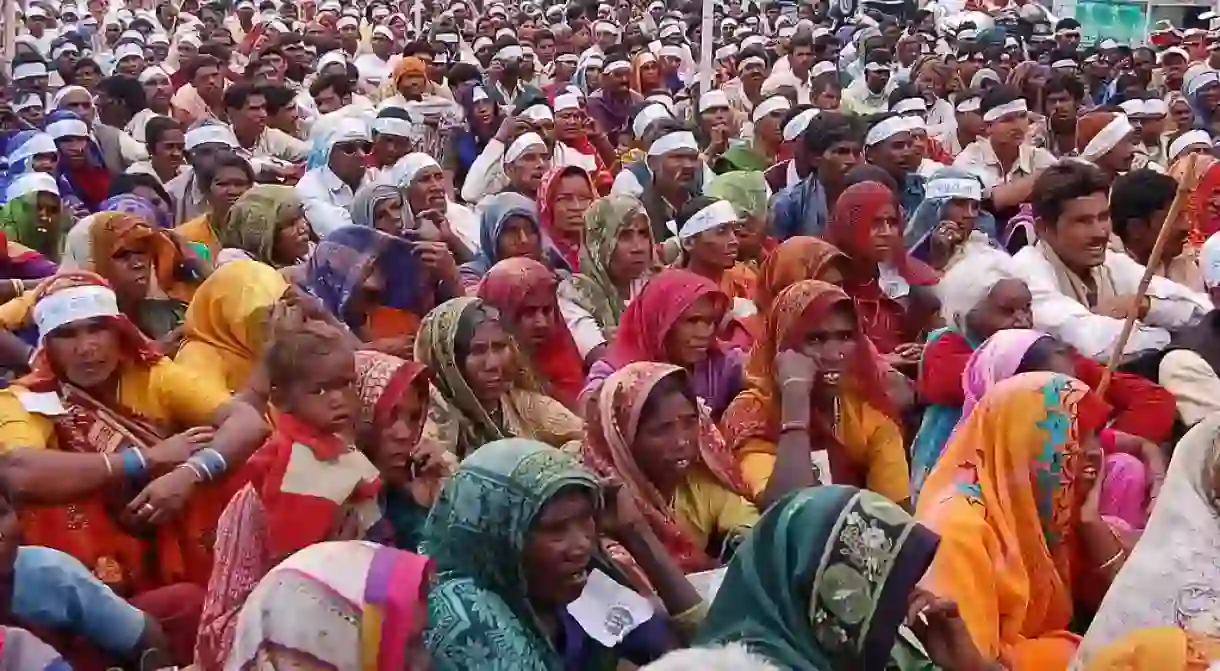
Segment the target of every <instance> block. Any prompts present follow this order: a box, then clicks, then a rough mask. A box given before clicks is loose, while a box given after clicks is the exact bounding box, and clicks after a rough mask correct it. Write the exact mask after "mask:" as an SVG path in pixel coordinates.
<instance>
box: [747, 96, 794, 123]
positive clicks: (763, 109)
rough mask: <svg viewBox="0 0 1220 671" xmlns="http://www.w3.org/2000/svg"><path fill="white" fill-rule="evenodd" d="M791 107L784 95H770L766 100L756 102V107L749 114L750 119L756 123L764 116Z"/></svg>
mask: <svg viewBox="0 0 1220 671" xmlns="http://www.w3.org/2000/svg"><path fill="white" fill-rule="evenodd" d="M790 109H792V103H790V102H788V99H787V98H785V97H784V96H771V97H770V98H767V99H766V100H764V101H762V102H761V103H758V107H755V108H754V112H753V113H752V114H750V121H753V122H754V123H758V122H759V121H762V120H763V119H764V118H766V117H768V116H770V115H771V114H773V113H775V112H786V111H788V110H790Z"/></svg>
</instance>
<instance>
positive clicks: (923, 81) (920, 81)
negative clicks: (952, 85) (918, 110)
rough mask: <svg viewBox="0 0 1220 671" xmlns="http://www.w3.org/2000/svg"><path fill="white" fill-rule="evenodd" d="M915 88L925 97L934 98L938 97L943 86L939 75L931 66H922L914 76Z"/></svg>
mask: <svg viewBox="0 0 1220 671" xmlns="http://www.w3.org/2000/svg"><path fill="white" fill-rule="evenodd" d="M915 88H916V89H918V90H919V93H920V94H921V95H923V97H924V98H925V99H936V98H939V97H940V95H941V93H942V92H943V88H944V87H943V86H941V83H940V77H938V76H937V75H936V72H935V71H934V70H933V69H932V68H924V69H922V70H920V71H919V76H918V77H916V78H915Z"/></svg>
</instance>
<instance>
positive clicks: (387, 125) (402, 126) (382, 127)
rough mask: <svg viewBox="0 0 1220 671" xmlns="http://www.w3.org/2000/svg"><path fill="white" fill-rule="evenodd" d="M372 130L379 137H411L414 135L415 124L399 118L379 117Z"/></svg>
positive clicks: (374, 121)
mask: <svg viewBox="0 0 1220 671" xmlns="http://www.w3.org/2000/svg"><path fill="white" fill-rule="evenodd" d="M387 109H388V108H387ZM398 109H402V108H398ZM370 130H372V131H373V132H374V133H377V134H379V135H394V136H397V137H411V135H412V133H413V132H414V124H412V123H411V122H410V121H409V120H407V119H401V118H399V117H392V116H379V117H377V118H375V119H373V123H372V126H371V128H370Z"/></svg>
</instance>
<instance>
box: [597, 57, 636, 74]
mask: <svg viewBox="0 0 1220 671" xmlns="http://www.w3.org/2000/svg"><path fill="white" fill-rule="evenodd" d="M630 69H631V64H630V63H628V62H627V61H624V60H617V61H610V62H609V63H607V64H606V67H605V68H603V69H602V72H604V73H606V74H611V73H613V72H620V71H622V70H630Z"/></svg>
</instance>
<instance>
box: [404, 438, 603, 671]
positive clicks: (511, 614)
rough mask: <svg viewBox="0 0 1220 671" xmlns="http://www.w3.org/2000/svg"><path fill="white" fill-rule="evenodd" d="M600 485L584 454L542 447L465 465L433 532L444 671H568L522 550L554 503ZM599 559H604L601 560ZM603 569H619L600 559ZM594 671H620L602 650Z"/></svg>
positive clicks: (437, 655)
mask: <svg viewBox="0 0 1220 671" xmlns="http://www.w3.org/2000/svg"><path fill="white" fill-rule="evenodd" d="M572 487H574V488H578V489H583V490H586V491H588V492H589V493H590V495H592V496H596V495H597V494H596V493H597V492H598V484H597V481H596V479H595V478H594V477H593V475H592V474H591V473H589V472H588V471H586V470H585V469H584V468H582V467H581V465H580V463H579V462H578V461H577V460H576V458H575V457H573V456H571V455H569V454H566V453H564V452H561V451H559V450H557V449H554V448H551V447H548V446H546V445H544V444H542V443H538V442H535V441H532V440H523V439H509V440H500V441H496V442H494V443H490V444H488V445H485V446H483V447H482V448H480V449H479V450H478V451H476V452H474V453H473V454H471V455H470V456H469V457H466V459H465V460H464V461H463V462H462V465H461V467H460V468H459V469H458V471H457V473H455V474H454V475H453V476H452V477H451V478H450V479H449V481H448V482H446V483H445V487H444V489H442V490H441V494H440V496H439V497H438V498H437V501H436V503H435V504H434V505H433V506H432V514H431V515H430V516H429V517H428V521H427V523H426V524H425V526H424V530H423V538H424V541H423V546H422V548H421V550H422V552H423V554H425V555H427V556H428V557H431V558H432V560H433V562H434V563H435V567H436V583H435V587H433V588H432V591H431V592H430V593H429V595H428V631H427V632H426V634H425V638H426V642H427V645H428V651H429V653H430V654H431V655H432V663H433V666H434V668H435V669H437V670H438V671H474V670H475V669H477V670H478V671H561V670H562V669H563V658H562V656H561V653H560V652H559V651H558V650H556V649H555V647H554V646H553V645H552V643H551V642H550V640H548V639H547V637H546V635H545V634H544V633H543V630H542V628H541V626H540V625H539V620H538V615H537V613H536V612H535V611H534V608H533V606H532V605H531V604H530V601H529V598H528V596H527V590H526V584H525V572H524V567H523V565H522V553H523V552H524V549H525V542H526V535H527V534H528V533H529V530H530V527H531V526H532V524H533V522H534V519H535V518H536V517H537V516H538V515H539V514H540V512H541V511H542V508H543V506H544V505H546V503H547V502H548V501H549V500H550V499H551V498H552V497H554V496H555V495H556V494H558V493H559V491H560V490H563V489H567V488H572ZM595 558H596V555H595ZM596 563H597V567H598V568H600V569H601V570H603V571H605V572H607V573H609V574H610V575H611V576H614V575H616V573H614V572H612V571H613V569H611V568H610V567H609V564H608V562H602V561H600V559H599V560H598V561H597V562H596ZM595 657H596V658H595V660H594V663H593V664H591V665H586V667H585V668H586V669H589V670H590V671H601V670H602V669H613V668H614V666H615V663H616V662H615V659H614V657H613V656H612V655H611V654H610V652H609V651H606V650H604V649H601V651H600V653H599V654H597V655H595Z"/></svg>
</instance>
